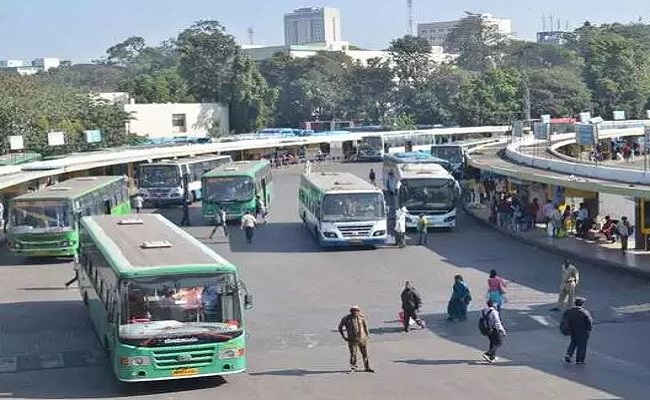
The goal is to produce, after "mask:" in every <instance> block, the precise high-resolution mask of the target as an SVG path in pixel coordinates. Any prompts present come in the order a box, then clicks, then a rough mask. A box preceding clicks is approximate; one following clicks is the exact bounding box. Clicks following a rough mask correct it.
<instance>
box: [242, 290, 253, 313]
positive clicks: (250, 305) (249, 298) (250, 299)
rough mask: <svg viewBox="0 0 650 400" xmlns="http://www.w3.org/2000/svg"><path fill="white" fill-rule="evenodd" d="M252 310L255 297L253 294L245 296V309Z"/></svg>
mask: <svg viewBox="0 0 650 400" xmlns="http://www.w3.org/2000/svg"><path fill="white" fill-rule="evenodd" d="M251 308H253V295H252V294H247V295H244V309H245V310H250V309H251Z"/></svg>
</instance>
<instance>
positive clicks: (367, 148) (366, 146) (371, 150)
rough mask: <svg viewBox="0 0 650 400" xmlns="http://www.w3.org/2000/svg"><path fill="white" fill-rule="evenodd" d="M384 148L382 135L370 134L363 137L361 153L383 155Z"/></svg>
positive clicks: (360, 145) (367, 155) (370, 155)
mask: <svg viewBox="0 0 650 400" xmlns="http://www.w3.org/2000/svg"><path fill="white" fill-rule="evenodd" d="M383 150H384V146H383V144H382V140H381V137H380V136H368V137H364V138H362V139H361V143H360V144H359V155H361V156H365V157H374V156H379V155H381V153H382V151H383Z"/></svg>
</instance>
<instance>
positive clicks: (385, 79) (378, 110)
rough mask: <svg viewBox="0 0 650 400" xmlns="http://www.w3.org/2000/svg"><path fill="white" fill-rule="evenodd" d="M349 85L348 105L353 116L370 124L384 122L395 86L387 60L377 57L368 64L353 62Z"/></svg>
mask: <svg viewBox="0 0 650 400" xmlns="http://www.w3.org/2000/svg"><path fill="white" fill-rule="evenodd" d="M346 87H347V88H348V90H349V96H348V99H347V107H346V108H347V110H348V112H349V113H350V115H351V116H353V117H354V118H355V119H360V120H363V121H365V122H366V123H371V124H380V123H382V122H383V121H384V119H385V118H386V117H387V115H388V112H389V110H390V108H391V103H392V102H393V95H394V89H395V83H394V82H393V71H392V70H391V68H390V63H389V62H388V61H384V60H381V59H379V58H376V59H371V60H368V62H367V65H363V64H361V63H358V62H357V63H355V64H353V65H352V66H351V68H350V72H349V76H348V79H347V84H346Z"/></svg>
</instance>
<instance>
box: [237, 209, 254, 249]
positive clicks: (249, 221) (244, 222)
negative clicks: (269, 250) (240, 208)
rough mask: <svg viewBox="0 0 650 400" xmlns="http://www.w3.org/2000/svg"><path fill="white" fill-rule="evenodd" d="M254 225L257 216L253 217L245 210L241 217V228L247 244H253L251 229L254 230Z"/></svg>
mask: <svg viewBox="0 0 650 400" xmlns="http://www.w3.org/2000/svg"><path fill="white" fill-rule="evenodd" d="M256 225H257V218H255V216H254V215H253V214H251V212H250V211H247V212H246V214H244V215H243V216H242V217H241V229H242V230H243V231H244V234H245V235H246V243H248V244H253V231H254V230H255V226H256Z"/></svg>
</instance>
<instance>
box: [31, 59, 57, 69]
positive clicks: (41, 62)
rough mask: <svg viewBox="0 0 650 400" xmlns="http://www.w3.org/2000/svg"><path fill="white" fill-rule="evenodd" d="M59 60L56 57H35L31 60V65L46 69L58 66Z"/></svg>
mask: <svg viewBox="0 0 650 400" xmlns="http://www.w3.org/2000/svg"><path fill="white" fill-rule="evenodd" d="M60 65H61V60H59V59H58V58H37V59H35V60H34V61H32V66H34V67H39V68H41V69H42V70H43V71H48V70H50V69H52V68H59V66H60Z"/></svg>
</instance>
